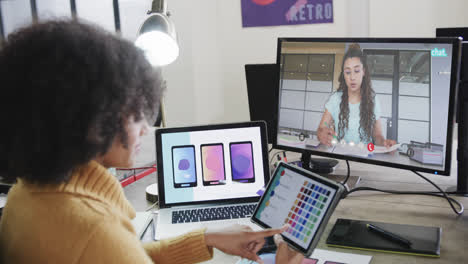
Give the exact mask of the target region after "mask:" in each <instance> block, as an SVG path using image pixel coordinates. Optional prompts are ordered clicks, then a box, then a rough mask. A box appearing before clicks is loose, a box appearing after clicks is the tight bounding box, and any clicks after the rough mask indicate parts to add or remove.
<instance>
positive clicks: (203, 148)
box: [156, 122, 269, 208]
mask: <svg viewBox="0 0 468 264" xmlns="http://www.w3.org/2000/svg"><path fill="white" fill-rule="evenodd" d="M156 151H157V153H156V156H157V170H158V188H159V194H160V207H161V208H163V207H169V206H173V205H183V204H196V203H211V202H214V203H218V202H228V201H235V202H237V201H246V202H247V201H257V200H258V199H259V198H260V195H259V194H257V192H258V191H259V190H260V189H261V188H262V187H264V186H265V185H266V183H268V180H269V171H268V150H267V138H266V125H265V123H264V122H246V123H235V124H223V125H209V126H198V127H182V128H167V129H158V130H156Z"/></svg>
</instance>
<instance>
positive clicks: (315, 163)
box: [301, 152, 361, 190]
mask: <svg viewBox="0 0 468 264" xmlns="http://www.w3.org/2000/svg"><path fill="white" fill-rule="evenodd" d="M301 163H302V168H304V169H306V170H309V171H311V172H315V173H317V174H320V175H322V176H324V177H326V178H328V179H330V180H333V181H336V182H343V181H344V180H345V179H346V175H337V174H330V173H332V172H333V171H334V170H335V167H336V166H337V165H338V160H336V159H327V158H311V155H310V153H307V152H305V153H302V155H301ZM360 180H361V178H360V177H359V176H349V179H348V181H347V182H346V185H347V187H348V190H349V189H352V188H354V187H355V186H356V185H358V183H359V181H360Z"/></svg>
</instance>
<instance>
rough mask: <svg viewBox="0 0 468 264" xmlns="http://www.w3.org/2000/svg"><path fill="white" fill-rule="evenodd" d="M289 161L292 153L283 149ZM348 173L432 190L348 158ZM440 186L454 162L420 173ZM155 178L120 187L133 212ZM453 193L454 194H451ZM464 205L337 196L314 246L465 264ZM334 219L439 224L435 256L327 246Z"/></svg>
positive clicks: (382, 258) (451, 181)
mask: <svg viewBox="0 0 468 264" xmlns="http://www.w3.org/2000/svg"><path fill="white" fill-rule="evenodd" d="M288 157H289V159H290V160H291V159H292V158H293V156H292V155H291V156H290V155H289V154H288ZM350 166H351V175H356V176H360V177H361V181H360V183H359V186H369V187H378V188H381V189H384V188H385V189H392V190H411V191H415V190H434V189H433V188H434V187H432V186H431V185H430V184H428V183H426V182H425V181H424V180H422V179H421V178H419V177H418V176H417V175H415V174H414V173H412V172H410V171H403V170H398V169H392V168H386V167H380V166H374V165H368V164H361V163H357V162H350ZM335 173H336V174H341V175H344V174H346V164H345V163H344V162H343V161H340V165H339V167H338V168H337V170H336V172H335ZM425 176H427V177H428V178H429V179H430V180H432V181H434V182H435V183H437V184H438V185H439V186H440V187H441V188H443V189H446V188H447V187H450V186H454V185H456V163H455V162H453V165H452V176H450V177H443V176H435V175H428V174H425ZM155 181H156V175H155V174H151V175H150V176H147V177H145V178H143V179H141V180H139V181H137V182H135V183H132V184H130V185H128V186H127V187H125V188H124V191H125V194H126V195H127V198H128V199H129V200H130V202H131V203H132V204H133V206H134V207H135V209H136V210H137V211H144V210H145V209H146V208H147V207H148V206H149V205H151V203H148V202H146V200H145V191H144V190H145V188H146V186H148V185H149V184H151V183H154V182H155ZM454 197H455V196H454ZM455 198H456V199H457V200H458V201H460V202H462V203H463V205H464V206H465V207H466V208H467V211H465V213H464V215H462V216H459V217H457V216H456V215H455V214H454V213H453V212H452V210H451V208H450V207H449V205H448V203H447V201H446V200H445V199H440V198H436V197H428V196H427V197H426V196H417V195H389V194H382V193H376V192H357V193H353V194H351V195H350V196H349V197H347V198H346V199H344V200H342V201H341V202H340V203H339V205H338V207H337V208H336V211H335V213H334V214H333V216H332V218H331V219H330V222H329V223H328V225H327V227H326V229H325V231H324V234H323V236H322V238H321V240H320V242H319V244H318V246H317V248H321V249H327V250H333V251H339V252H346V253H356V254H362V255H372V256H373V258H372V262H371V263H467V262H468V198H467V197H455ZM337 218H351V219H358V220H370V221H380V222H389V223H400V224H410V225H428V226H440V227H441V228H442V240H441V257H440V258H428V257H416V256H406V255H399V254H389V253H379V252H372V251H361V250H347V249H340V248H332V247H328V246H327V245H326V244H325V241H326V238H327V237H328V234H329V233H330V230H331V228H332V226H333V224H334V223H335V221H336V219H337ZM237 260H238V258H237V257H232V256H229V255H226V254H224V253H222V252H220V251H215V255H214V259H213V260H210V261H208V262H207V263H235V262H236V261H237Z"/></svg>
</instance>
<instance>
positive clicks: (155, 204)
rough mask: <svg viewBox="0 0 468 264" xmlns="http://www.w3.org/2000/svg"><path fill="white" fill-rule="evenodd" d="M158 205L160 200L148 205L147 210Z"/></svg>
mask: <svg viewBox="0 0 468 264" xmlns="http://www.w3.org/2000/svg"><path fill="white" fill-rule="evenodd" d="M157 205H159V202H155V203H153V204H152V205H150V206H148V207H147V208H146V209H145V212H147V211H149V210H151V209H153V208H154V207H155V206H157Z"/></svg>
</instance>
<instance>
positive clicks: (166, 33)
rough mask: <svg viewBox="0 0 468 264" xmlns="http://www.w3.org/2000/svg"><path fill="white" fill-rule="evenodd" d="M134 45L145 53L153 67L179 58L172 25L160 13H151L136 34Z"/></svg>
mask: <svg viewBox="0 0 468 264" xmlns="http://www.w3.org/2000/svg"><path fill="white" fill-rule="evenodd" d="M135 45H136V46H137V47H139V48H141V49H142V50H143V51H144V52H145V56H146V58H147V59H148V61H149V62H150V63H151V64H152V65H154V66H164V65H167V64H170V63H172V62H173V61H175V59H177V57H178V56H179V45H178V44H177V35H176V32H175V27H174V24H173V23H172V22H171V21H170V20H169V18H168V17H167V16H166V15H165V14H162V13H152V14H151V16H149V17H148V18H147V19H146V20H145V22H144V23H143V25H141V28H140V30H139V33H138V37H137V39H136V41H135Z"/></svg>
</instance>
